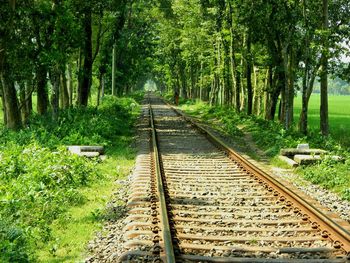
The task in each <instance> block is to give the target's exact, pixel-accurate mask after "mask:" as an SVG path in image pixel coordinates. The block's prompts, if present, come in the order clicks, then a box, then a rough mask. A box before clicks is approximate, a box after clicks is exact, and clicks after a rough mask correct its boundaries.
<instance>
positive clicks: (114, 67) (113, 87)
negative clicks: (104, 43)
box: [112, 44, 117, 96]
mask: <svg viewBox="0 0 350 263" xmlns="http://www.w3.org/2000/svg"><path fill="white" fill-rule="evenodd" d="M116 53H117V51H116V44H113V50H112V95H113V96H115V95H116V94H117V93H116V89H115V71H116V65H115V63H116V59H117V55H116Z"/></svg>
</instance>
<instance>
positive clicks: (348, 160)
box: [180, 100, 350, 200]
mask: <svg viewBox="0 0 350 263" xmlns="http://www.w3.org/2000/svg"><path fill="white" fill-rule="evenodd" d="M180 109H181V110H183V111H184V112H185V113H187V114H189V115H190V116H193V117H195V118H197V119H199V120H200V121H204V122H206V123H207V124H209V125H212V126H215V127H216V128H218V127H219V128H220V129H222V130H223V131H225V132H226V133H227V134H228V135H229V136H230V137H233V138H235V140H236V141H237V142H238V144H241V145H244V141H243V138H242V137H243V134H244V133H248V134H250V135H251V137H252V139H253V141H254V142H255V143H256V145H257V146H258V147H259V148H260V149H261V150H263V151H264V153H265V155H266V156H267V157H269V158H270V159H271V160H273V158H274V157H275V156H276V155H278V153H279V150H280V149H281V148H291V147H292V148H294V147H296V146H297V144H299V143H309V144H310V147H313V148H322V149H326V150H328V151H329V152H330V153H331V154H337V155H341V156H343V157H345V162H344V163H339V162H335V161H333V160H331V159H327V160H326V161H324V162H323V163H319V164H316V165H312V166H307V167H300V168H298V169H297V172H298V173H299V174H300V175H301V176H302V177H303V178H305V179H307V180H309V181H311V182H312V183H315V184H319V185H321V186H323V187H325V188H327V189H329V190H331V191H334V192H336V193H338V194H339V195H340V196H341V197H342V198H343V199H346V200H350V173H349V171H350V151H349V145H350V141H343V139H342V138H343V137H337V136H336V135H337V134H338V133H337V132H335V133H334V135H335V136H334V137H332V136H329V137H323V136H322V135H320V134H319V133H318V132H316V129H315V130H312V131H311V132H310V133H309V135H308V136H304V135H302V134H300V133H299V132H297V131H296V130H293V129H290V130H288V131H286V130H285V129H283V126H282V125H281V124H279V123H277V122H271V121H266V120H263V119H260V118H257V117H255V116H247V115H245V114H238V113H237V112H236V111H235V110H233V109H230V108H228V107H220V106H213V107H210V106H209V105H208V104H206V103H203V102H193V101H184V100H183V101H180ZM332 116H333V115H332V113H331V115H330V122H331V123H332V120H333V119H332ZM312 123H314V122H312ZM337 127H339V126H334V128H335V129H337ZM248 154H249V153H248ZM252 157H253V158H254V156H252Z"/></svg>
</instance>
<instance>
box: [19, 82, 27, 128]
mask: <svg viewBox="0 0 350 263" xmlns="http://www.w3.org/2000/svg"><path fill="white" fill-rule="evenodd" d="M19 87H20V91H19V97H20V105H21V106H20V110H21V115H22V122H23V124H27V123H28V119H29V115H30V113H29V111H28V107H27V90H28V85H27V83H26V82H20V83H19Z"/></svg>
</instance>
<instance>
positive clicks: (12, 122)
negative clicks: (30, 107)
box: [0, 72, 22, 130]
mask: <svg viewBox="0 0 350 263" xmlns="http://www.w3.org/2000/svg"><path fill="white" fill-rule="evenodd" d="M0 79H1V85H2V88H3V96H4V98H5V99H4V101H5V104H4V105H5V109H6V113H5V115H6V127H7V128H9V129H13V130H18V129H20V128H21V127H22V119H21V113H20V110H19V107H18V99H17V94H16V89H15V85H14V83H13V82H12V81H9V80H7V79H6V77H5V76H4V73H3V72H0ZM4 119H5V118H4Z"/></svg>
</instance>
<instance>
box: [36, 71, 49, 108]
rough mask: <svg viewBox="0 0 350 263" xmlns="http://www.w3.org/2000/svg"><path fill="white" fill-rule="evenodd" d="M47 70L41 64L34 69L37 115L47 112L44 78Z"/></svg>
mask: <svg viewBox="0 0 350 263" xmlns="http://www.w3.org/2000/svg"><path fill="white" fill-rule="evenodd" d="M46 75H47V71H46V68H45V67H43V66H39V67H38V69H37V71H36V82H37V90H36V92H37V112H38V114H39V115H44V114H45V113H46V112H47V107H48V104H49V96H48V94H47V89H46V84H47V79H46Z"/></svg>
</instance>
